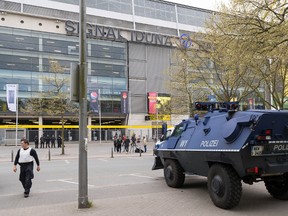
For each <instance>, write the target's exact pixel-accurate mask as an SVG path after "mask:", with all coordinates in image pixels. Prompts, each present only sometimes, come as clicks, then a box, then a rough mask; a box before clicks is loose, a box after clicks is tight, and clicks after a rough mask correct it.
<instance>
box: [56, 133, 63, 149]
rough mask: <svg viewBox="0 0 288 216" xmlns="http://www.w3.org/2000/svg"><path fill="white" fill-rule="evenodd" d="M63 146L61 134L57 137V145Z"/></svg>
mask: <svg viewBox="0 0 288 216" xmlns="http://www.w3.org/2000/svg"><path fill="white" fill-rule="evenodd" d="M61 146H62V137H61V136H60V135H59V136H58V138H57V147H58V148H61Z"/></svg>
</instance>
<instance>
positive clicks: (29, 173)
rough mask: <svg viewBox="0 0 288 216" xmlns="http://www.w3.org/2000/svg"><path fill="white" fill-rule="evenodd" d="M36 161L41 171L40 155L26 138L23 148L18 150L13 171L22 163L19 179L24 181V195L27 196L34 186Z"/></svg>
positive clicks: (38, 169)
mask: <svg viewBox="0 0 288 216" xmlns="http://www.w3.org/2000/svg"><path fill="white" fill-rule="evenodd" d="M33 160H35V161H36V164H37V168H36V170H37V171H38V172H39V171H40V162H39V159H38V155H37V153H36V151H35V150H34V149H32V148H31V147H29V142H28V140H26V139H22V140H21V149H19V150H18V152H17V155H16V157H15V161H14V166H13V171H14V172H16V171H17V164H19V165H20V175H19V180H20V181H21V183H22V186H23V188H24V197H25V198H27V197H28V196H29V193H30V189H31V187H32V179H33V178H34V173H33V165H34V162H33Z"/></svg>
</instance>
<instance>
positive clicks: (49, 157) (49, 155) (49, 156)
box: [48, 148, 51, 161]
mask: <svg viewBox="0 0 288 216" xmlns="http://www.w3.org/2000/svg"><path fill="white" fill-rule="evenodd" d="M48 160H49V161H50V160H51V154H50V148H49V149H48Z"/></svg>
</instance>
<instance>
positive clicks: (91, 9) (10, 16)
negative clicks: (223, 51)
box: [0, 0, 212, 140]
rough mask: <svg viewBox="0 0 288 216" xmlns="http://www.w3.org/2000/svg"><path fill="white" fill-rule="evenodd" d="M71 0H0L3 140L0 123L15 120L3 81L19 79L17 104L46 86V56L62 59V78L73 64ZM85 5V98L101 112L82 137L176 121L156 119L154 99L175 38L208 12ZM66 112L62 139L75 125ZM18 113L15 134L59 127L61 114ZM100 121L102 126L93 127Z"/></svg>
mask: <svg viewBox="0 0 288 216" xmlns="http://www.w3.org/2000/svg"><path fill="white" fill-rule="evenodd" d="M78 4H79V1H78V0H41V1H35V0H0V19H1V20H0V76H1V79H0V113H1V114H0V124H1V125H2V130H1V134H0V136H1V137H2V138H3V137H4V138H5V139H9V137H11V138H12V136H13V130H11V129H7V127H6V128H5V126H7V125H15V123H16V114H15V112H11V111H10V110H9V109H8V107H7V102H8V101H7V100H8V99H6V96H7V91H6V90H7V84H18V97H17V98H18V104H19V106H21V104H22V103H24V101H25V99H27V98H31V97H38V96H39V93H40V92H42V91H45V89H47V88H49V87H48V86H45V83H44V82H43V79H44V78H43V77H45V76H49V73H50V70H49V67H50V63H49V62H51V61H54V62H57V63H58V64H59V65H61V66H62V67H63V69H64V70H65V74H66V75H67V76H70V75H69V74H70V71H71V70H72V68H73V65H75V64H77V63H78V62H79V37H78V36H79V6H78ZM86 7H87V9H86V14H87V16H86V21H87V68H88V85H87V86H88V93H89V96H87V97H89V98H90V99H91V101H92V99H93V97H94V99H95V96H96V97H97V100H98V99H99V101H97V103H99V105H100V106H97V107H101V112H93V111H91V110H90V112H89V117H88V124H89V126H91V127H89V139H92V140H96V139H99V133H100V131H101V139H103V140H109V139H111V138H112V136H113V133H115V131H118V130H120V128H121V127H120V126H121V125H122V126H123V125H130V126H131V129H129V134H131V133H136V134H139V135H141V136H142V135H147V136H148V137H149V138H152V137H156V136H157V134H158V132H157V129H155V125H158V124H160V122H162V121H166V122H167V123H168V124H174V123H176V122H177V121H179V117H177V116H173V115H170V116H168V117H167V116H166V117H165V119H155V115H156V112H157V109H156V110H155V103H157V101H159V100H169V95H170V93H169V90H167V86H166V85H165V81H166V80H167V78H166V77H165V71H167V70H169V67H170V66H171V65H172V64H173V50H174V49H175V45H174V42H175V40H180V39H181V36H182V35H186V34H190V33H192V32H197V31H201V30H203V29H204V23H205V20H206V19H207V18H208V17H209V16H210V15H211V13H212V11H209V10H205V9H200V8H195V7H191V6H187V5H182V4H176V3H171V2H168V1H160V0H86ZM186 39H187V38H186ZM69 87H70V86H66V87H65V88H66V90H67V91H69ZM99 94H100V97H98V96H99ZM91 101H90V102H91ZM90 105H93V104H92V103H91V104H90ZM19 106H18V107H19ZM90 108H91V106H90ZM96 109H97V108H96ZM94 111H95V110H94ZM99 113H101V117H100V114H99ZM153 115H154V117H153ZM65 118H66V119H67V121H66V123H65V124H66V128H67V132H66V134H65V137H66V139H70V140H77V139H78V132H77V129H69V127H68V126H69V125H71V128H73V127H72V125H78V121H74V120H71V119H70V117H69V115H67V116H66V117H65ZM17 119H18V124H19V126H21V125H26V127H23V130H22V132H21V131H20V132H18V137H21V136H27V137H28V138H29V139H30V140H31V139H32V137H33V136H35V134H37V133H38V132H39V131H40V134H41V133H43V130H44V133H45V131H46V132H47V133H48V132H49V133H57V130H58V129H57V130H56V132H55V130H54V129H53V128H57V127H56V126H59V119H60V117H59V116H49V115H44V116H31V115H27V114H25V113H21V112H18V118H17ZM100 120H101V126H102V129H101V130H99V129H98V128H97V127H96V126H99V124H100V122H99V121H100ZM4 125H5V126H4ZM27 125H32V126H33V127H34V128H33V127H30V128H29V127H27ZM44 125H51V127H50V128H46V127H42V126H44ZM53 125H54V126H55V127H54V126H53ZM109 125H110V126H111V125H116V126H115V128H114V129H113V128H109V127H108V126H109ZM117 125H119V128H117ZM136 125H142V126H143V127H144V126H145V128H146V129H143V128H141V127H139V129H137V127H136ZM37 126H38V128H37ZM93 126H95V127H93ZM104 126H105V127H106V128H107V129H105V128H104ZM133 126H135V127H133ZM11 127H12V126H11ZM113 127H114V126H113ZM153 127H154V128H153ZM20 128H21V127H20ZM35 128H36V129H35ZM156 128H157V126H156ZM38 130H39V131H38ZM14 133H15V129H14ZM126 133H127V132H126ZM55 135H57V134H55Z"/></svg>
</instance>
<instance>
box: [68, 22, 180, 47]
mask: <svg viewBox="0 0 288 216" xmlns="http://www.w3.org/2000/svg"><path fill="white" fill-rule="evenodd" d="M86 25H87V27H86V31H87V38H95V39H104V40H114V41H131V42H137V43H146V44H153V45H160V46H173V43H172V41H173V38H176V37H173V36H169V35H161V34H155V33H149V32H141V31H129V30H123V29H118V28H113V27H107V26H101V25H93V24H89V23H87V24H86ZM65 30H66V35H71V36H79V31H80V26H79V22H74V21H70V20H68V21H66V22H65Z"/></svg>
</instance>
